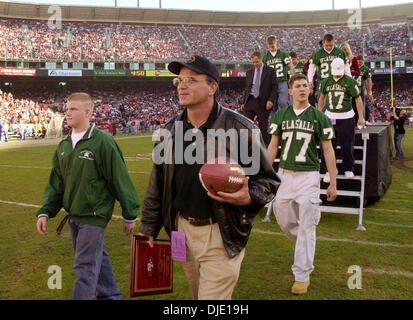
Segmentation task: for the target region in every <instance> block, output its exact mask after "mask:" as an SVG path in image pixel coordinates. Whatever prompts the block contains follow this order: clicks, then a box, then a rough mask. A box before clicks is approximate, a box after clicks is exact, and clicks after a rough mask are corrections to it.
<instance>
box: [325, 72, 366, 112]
mask: <svg viewBox="0 0 413 320" xmlns="http://www.w3.org/2000/svg"><path fill="white" fill-rule="evenodd" d="M320 92H321V93H324V94H325V95H326V100H327V103H326V105H327V110H328V111H329V112H332V113H345V112H349V111H351V110H353V107H352V105H351V97H354V98H357V97H358V96H359V95H360V89H359V87H358V85H357V81H356V80H354V79H353V78H352V77H349V76H348V75H344V76H342V77H341V78H340V80H338V81H336V80H334V78H333V76H330V77H328V78H327V79H324V80H323V81H322V82H321V86H320Z"/></svg>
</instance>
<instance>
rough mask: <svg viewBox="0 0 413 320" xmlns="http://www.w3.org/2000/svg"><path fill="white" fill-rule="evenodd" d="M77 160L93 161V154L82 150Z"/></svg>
mask: <svg viewBox="0 0 413 320" xmlns="http://www.w3.org/2000/svg"><path fill="white" fill-rule="evenodd" d="M79 159H86V160H92V161H93V160H95V158H94V155H93V152H92V151H89V150H83V151H81V152H80V154H79Z"/></svg>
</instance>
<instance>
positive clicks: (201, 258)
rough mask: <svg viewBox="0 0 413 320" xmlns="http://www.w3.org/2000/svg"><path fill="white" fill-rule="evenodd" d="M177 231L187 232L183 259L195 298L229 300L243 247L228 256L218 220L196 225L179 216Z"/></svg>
mask: <svg viewBox="0 0 413 320" xmlns="http://www.w3.org/2000/svg"><path fill="white" fill-rule="evenodd" d="M178 231H182V232H185V235H186V259H187V261H186V262H182V267H183V269H184V272H185V275H186V278H187V279H188V282H189V286H190V288H191V291H192V297H193V299H195V300H198V299H199V300H230V299H231V296H232V291H233V290H234V288H235V286H236V284H237V281H238V277H239V273H240V269H241V263H242V260H243V258H244V254H245V248H244V249H243V250H242V251H241V252H240V253H239V254H238V255H237V256H236V257H234V258H232V259H230V258H228V255H227V253H226V251H225V248H224V244H223V242H222V238H221V232H220V231H219V226H218V223H214V224H212V225H206V226H202V227H196V226H193V225H191V224H190V223H189V222H188V221H187V220H186V219H184V218H181V217H178Z"/></svg>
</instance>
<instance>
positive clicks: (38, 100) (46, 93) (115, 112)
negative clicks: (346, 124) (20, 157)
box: [0, 82, 413, 139]
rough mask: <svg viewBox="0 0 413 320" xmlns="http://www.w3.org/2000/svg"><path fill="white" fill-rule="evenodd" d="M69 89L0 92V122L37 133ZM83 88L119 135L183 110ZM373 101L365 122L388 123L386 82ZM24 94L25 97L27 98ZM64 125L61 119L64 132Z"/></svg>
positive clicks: (169, 94) (410, 93) (118, 91)
mask: <svg viewBox="0 0 413 320" xmlns="http://www.w3.org/2000/svg"><path fill="white" fill-rule="evenodd" d="M79 89H81V88H73V89H71V90H69V91H68V92H66V93H65V94H64V95H62V98H57V97H56V95H55V94H54V93H53V91H52V90H49V89H43V91H42V90H39V89H36V88H32V89H27V88H25V89H24V90H23V89H22V90H15V94H14V95H13V94H12V93H10V92H2V91H0V122H1V123H3V126H4V124H5V123H6V122H7V123H8V124H9V131H10V132H14V133H15V134H18V135H19V136H20V138H21V139H24V138H25V137H26V136H32V137H40V136H44V135H45V130H46V127H47V125H48V123H49V122H50V120H51V119H52V117H53V114H54V113H56V112H57V113H60V114H63V113H64V112H65V107H66V100H65V98H64V97H66V96H68V95H69V94H70V93H71V91H73V92H74V91H77V90H79ZM81 90H84V91H87V92H88V93H89V94H90V95H91V96H92V97H93V98H94V102H95V109H94V114H93V118H92V120H93V121H94V122H95V123H96V124H97V126H98V127H99V128H101V129H107V130H108V131H109V132H111V133H113V130H114V128H115V130H117V131H121V132H123V133H124V134H137V133H139V132H142V133H145V132H147V131H149V132H153V131H154V130H155V129H156V128H158V127H159V126H160V125H162V124H164V123H165V122H166V121H167V120H168V119H170V118H171V117H173V116H175V115H177V114H178V113H179V112H181V111H182V107H181V106H180V105H179V101H178V97H177V96H176V90H175V89H174V88H173V87H169V88H149V87H147V88H136V87H135V88H134V87H132V86H120V87H112V88H109V87H108V88H105V87H97V86H95V87H91V88H89V89H88V90H85V89H84V88H83V89H81ZM373 92H374V98H375V102H374V104H371V103H369V107H370V110H371V112H370V121H371V122H377V121H387V120H388V117H389V115H390V114H391V102H390V101H391V100H390V99H391V97H390V89H389V88H388V84H387V83H382V82H378V83H376V84H375V87H374V90H373ZM242 93H243V91H242V89H241V88H239V89H235V88H224V89H222V90H221V91H220V98H219V102H220V103H221V104H222V105H223V106H224V107H226V108H229V109H232V110H239V108H240V105H241V103H242ZM27 97H30V99H28V98H27ZM394 105H395V106H412V105H413V83H411V82H405V83H403V82H397V83H396V84H395V89H394ZM68 130H69V128H68V127H67V125H66V124H65V123H64V132H67V131H68Z"/></svg>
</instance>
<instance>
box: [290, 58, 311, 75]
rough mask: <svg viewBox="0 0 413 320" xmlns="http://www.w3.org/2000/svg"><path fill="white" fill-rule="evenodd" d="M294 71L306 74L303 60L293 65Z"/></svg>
mask: <svg viewBox="0 0 413 320" xmlns="http://www.w3.org/2000/svg"><path fill="white" fill-rule="evenodd" d="M294 71H295V73H296V74H297V73H302V74H305V75H307V70H305V64H304V62H301V61H300V62H299V63H297V65H296V66H295V67H294ZM288 76H289V77H291V74H290V68H288Z"/></svg>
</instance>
